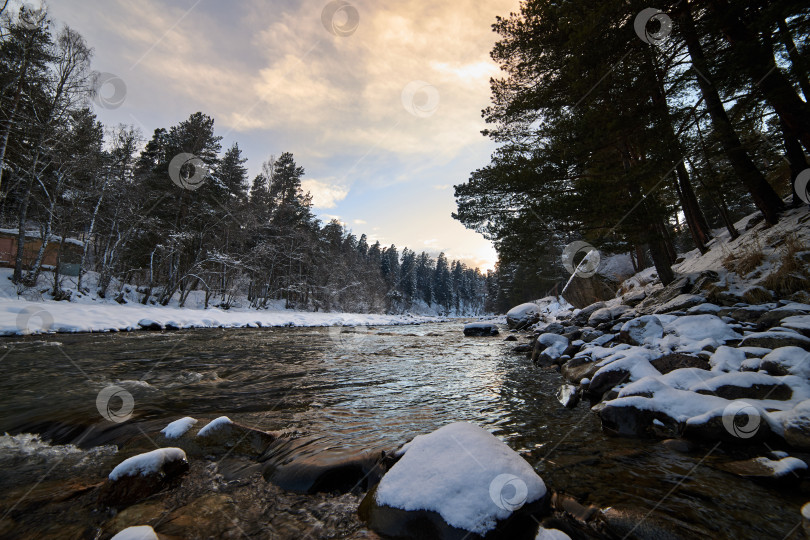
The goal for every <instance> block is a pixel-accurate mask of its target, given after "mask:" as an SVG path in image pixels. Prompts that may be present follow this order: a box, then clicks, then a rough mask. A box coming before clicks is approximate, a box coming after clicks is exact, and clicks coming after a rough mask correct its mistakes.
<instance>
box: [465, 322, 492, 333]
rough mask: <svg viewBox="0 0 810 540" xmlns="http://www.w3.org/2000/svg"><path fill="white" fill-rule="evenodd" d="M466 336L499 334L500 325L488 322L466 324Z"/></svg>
mask: <svg viewBox="0 0 810 540" xmlns="http://www.w3.org/2000/svg"><path fill="white" fill-rule="evenodd" d="M464 335H465V336H497V335H498V326H497V325H496V324H494V323H488V322H473V323H468V324H465V325H464Z"/></svg>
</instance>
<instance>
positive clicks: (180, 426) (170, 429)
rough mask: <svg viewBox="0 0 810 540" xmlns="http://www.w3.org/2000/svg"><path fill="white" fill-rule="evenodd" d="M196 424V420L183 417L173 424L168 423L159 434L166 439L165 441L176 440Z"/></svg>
mask: <svg viewBox="0 0 810 540" xmlns="http://www.w3.org/2000/svg"><path fill="white" fill-rule="evenodd" d="M196 423H197V419H196V418H192V417H190V416H184V417H183V418H180V419H179V420H175V421H174V422H169V424H168V425H167V426H166V427H165V428H163V429H161V430H160V433H161V434H162V435H163V436H164V437H166V438H167V439H178V438H180V437H182V436H183V435H185V434H186V433H187V432H188V430H190V429H191V427H192V426H193V425H194V424H196Z"/></svg>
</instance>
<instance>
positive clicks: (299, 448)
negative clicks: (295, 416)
mask: <svg viewBox="0 0 810 540" xmlns="http://www.w3.org/2000/svg"><path fill="white" fill-rule="evenodd" d="M259 459H260V461H261V462H262V474H263V475H264V477H265V479H267V480H268V481H270V482H272V483H274V484H276V485H277V486H279V487H281V488H282V489H286V490H289V491H295V492H299V493H319V492H329V493H346V492H350V491H366V490H368V489H369V488H370V487H371V486H373V485H374V484H375V483H377V482H378V481H379V480H380V478H382V475H383V473H384V472H385V470H386V468H387V467H388V466H389V465H390V461H391V460H390V459H389V456H387V455H386V453H385V452H383V451H357V450H351V449H339V448H330V445H329V443H328V442H326V441H324V440H323V439H322V438H319V437H299V438H286V437H282V438H279V439H277V440H276V441H275V442H273V443H272V444H271V445H270V446H269V447H268V448H267V450H266V451H265V452H264V454H262V456H261V458H259Z"/></svg>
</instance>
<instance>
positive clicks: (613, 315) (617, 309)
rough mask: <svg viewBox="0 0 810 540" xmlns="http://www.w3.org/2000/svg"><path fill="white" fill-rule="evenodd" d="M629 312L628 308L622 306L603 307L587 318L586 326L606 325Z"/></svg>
mask: <svg viewBox="0 0 810 540" xmlns="http://www.w3.org/2000/svg"><path fill="white" fill-rule="evenodd" d="M630 310H631V308H630V306H624V305H619V306H613V307H603V308H601V309H597V310H596V311H594V312H593V313H592V314H591V316H590V317H588V324H589V325H591V326H597V325H599V324H604V323H608V322H610V321H612V320H614V319H618V318H619V317H621V316H622V315H624V314H626V313H627V312H628V311H630Z"/></svg>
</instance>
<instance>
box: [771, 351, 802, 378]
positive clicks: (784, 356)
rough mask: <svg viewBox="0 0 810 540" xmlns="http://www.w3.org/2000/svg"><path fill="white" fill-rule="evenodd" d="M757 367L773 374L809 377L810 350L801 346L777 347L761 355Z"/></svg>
mask: <svg viewBox="0 0 810 540" xmlns="http://www.w3.org/2000/svg"><path fill="white" fill-rule="evenodd" d="M759 369H764V370H765V371H767V372H768V373H772V374H774V375H798V376H801V377H805V378H810V352H808V351H806V350H804V349H802V348H801V347H779V348H778V349H774V350H773V351H771V352H769V353H768V354H766V355H765V356H764V357H762V362H760V364H759Z"/></svg>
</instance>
